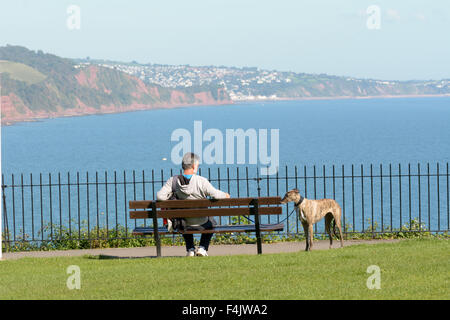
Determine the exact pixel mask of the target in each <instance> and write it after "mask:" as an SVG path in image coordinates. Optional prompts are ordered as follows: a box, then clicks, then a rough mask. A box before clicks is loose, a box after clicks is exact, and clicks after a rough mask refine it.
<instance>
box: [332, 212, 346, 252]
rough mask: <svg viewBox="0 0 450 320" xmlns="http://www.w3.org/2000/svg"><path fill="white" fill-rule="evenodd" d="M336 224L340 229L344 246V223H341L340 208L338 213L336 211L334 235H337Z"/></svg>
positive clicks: (342, 245) (340, 236)
mask: <svg viewBox="0 0 450 320" xmlns="http://www.w3.org/2000/svg"><path fill="white" fill-rule="evenodd" d="M336 226H337V227H338V229H339V240H340V241H341V248H343V247H344V237H343V236H342V225H341V210H339V211H338V212H337V213H335V215H334V227H333V232H334V235H335V236H336V237H337V234H336Z"/></svg>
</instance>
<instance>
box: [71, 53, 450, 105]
mask: <svg viewBox="0 0 450 320" xmlns="http://www.w3.org/2000/svg"><path fill="white" fill-rule="evenodd" d="M76 61H77V63H78V64H77V65H76V68H83V67H86V66H88V65H97V66H102V67H106V68H111V69H115V70H120V71H122V72H125V73H128V74H130V75H133V76H135V77H138V78H139V79H141V80H143V81H144V82H146V83H148V84H156V85H160V86H162V87H168V88H189V87H198V86H205V85H207V86H209V85H214V86H218V87H223V88H224V89H225V90H226V92H227V93H228V94H229V96H230V98H231V100H233V101H250V100H277V99H295V98H314V97H345V96H347V97H365V96H382V95H386V96H391V95H392V96H395V95H427V94H449V93H450V79H447V80H446V79H444V80H429V81H392V80H390V81H386V80H376V79H358V78H354V77H339V76H331V75H327V74H307V73H295V72H282V71H276V70H262V69H258V68H257V67H243V68H237V67H226V66H190V65H162V64H152V63H148V64H139V63H138V62H136V61H132V62H129V63H124V62H117V61H107V60H91V59H89V58H86V59H77V60H76Z"/></svg>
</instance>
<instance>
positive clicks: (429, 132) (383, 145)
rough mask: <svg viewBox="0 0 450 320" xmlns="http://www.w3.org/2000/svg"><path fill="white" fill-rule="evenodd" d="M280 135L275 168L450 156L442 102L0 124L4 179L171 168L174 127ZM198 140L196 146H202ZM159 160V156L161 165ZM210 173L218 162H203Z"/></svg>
mask: <svg viewBox="0 0 450 320" xmlns="http://www.w3.org/2000/svg"><path fill="white" fill-rule="evenodd" d="M195 120H199V121H202V126H203V131H206V130H207V129H209V128H216V129H219V130H220V131H221V132H223V134H224V135H225V130H226V129H238V128H242V129H244V130H247V129H251V128H254V129H260V128H261V129H268V130H270V129H279V136H280V142H279V148H280V150H279V155H280V160H279V164H280V167H283V166H284V165H288V166H292V165H314V164H316V165H322V164H326V165H328V164H335V165H342V164H371V163H372V164H380V163H383V164H388V163H417V162H423V163H425V162H431V163H434V162H437V161H439V162H447V161H449V160H450V98H409V99H400V98H397V99H367V100H317V101H283V102H270V103H252V104H250V103H249V104H235V105H225V106H214V107H209V106H205V107H186V108H177V109H169V110H163V109H161V110H149V111H137V112H128V113H117V114H108V115H92V116H82V117H67V118H56V119H48V120H43V121H39V122H27V123H18V124H15V125H12V126H3V127H2V172H3V173H4V174H6V175H10V174H11V173H15V174H20V173H24V174H29V173H41V172H42V173H48V172H52V173H56V172H61V173H65V172H67V171H70V172H76V171H80V172H85V171H104V170H107V171H111V170H117V171H122V170H133V169H134V170H143V169H145V170H148V169H167V168H171V167H173V168H177V166H175V165H174V164H172V163H171V161H170V158H171V150H172V148H173V147H174V146H175V145H176V144H177V142H172V141H171V134H172V132H173V131H174V130H176V129H178V128H185V129H187V130H189V131H190V132H192V133H193V128H194V121H195ZM206 144H207V143H204V145H206ZM163 158H167V159H168V160H163ZM212 167H217V166H212Z"/></svg>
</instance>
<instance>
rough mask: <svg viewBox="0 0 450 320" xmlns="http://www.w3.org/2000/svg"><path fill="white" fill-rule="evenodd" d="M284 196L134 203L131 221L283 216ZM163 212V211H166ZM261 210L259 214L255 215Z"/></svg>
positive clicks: (131, 206)
mask: <svg viewBox="0 0 450 320" xmlns="http://www.w3.org/2000/svg"><path fill="white" fill-rule="evenodd" d="M280 201H281V198H280V197H258V198H230V199H201V200H166V201H148V200H140V201H130V202H129V207H130V209H132V210H133V211H130V218H131V219H146V218H152V217H153V216H154V212H156V217H157V218H193V217H205V216H242V215H254V214H255V213H257V214H258V215H269V214H270V215H272V214H281V212H282V208H281V206H280ZM162 209H163V210H162ZM255 210H257V212H255Z"/></svg>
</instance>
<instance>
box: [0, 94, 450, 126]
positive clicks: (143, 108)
mask: <svg viewBox="0 0 450 320" xmlns="http://www.w3.org/2000/svg"><path fill="white" fill-rule="evenodd" d="M446 97H447V98H450V94H415V95H380V96H336V97H296V98H277V99H258V100H256V99H255V100H239V101H231V100H230V101H224V102H217V103H214V104H211V103H193V104H176V105H161V106H154V105H148V106H141V107H137V108H133V109H127V110H117V111H99V112H86V113H80V114H54V115H51V116H40V117H33V118H22V119H10V120H5V121H4V120H3V119H2V121H1V122H2V123H1V125H2V126H11V125H14V124H19V123H24V122H38V121H42V120H48V119H56V118H67V117H82V116H92V115H107V114H117V113H127V112H135V111H149V110H164V109H177V108H192V107H218V106H227V105H238V104H250V103H274V102H279V101H316V100H366V99H367V100H368V99H401V98H411V99H414V98H446Z"/></svg>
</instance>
